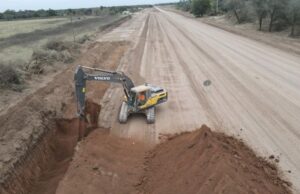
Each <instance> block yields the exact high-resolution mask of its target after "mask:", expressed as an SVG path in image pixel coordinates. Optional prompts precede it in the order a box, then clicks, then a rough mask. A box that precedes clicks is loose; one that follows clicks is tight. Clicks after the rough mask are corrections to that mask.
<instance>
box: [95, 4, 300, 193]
mask: <svg viewBox="0 0 300 194" xmlns="http://www.w3.org/2000/svg"><path fill="white" fill-rule="evenodd" d="M137 26H139V27H137ZM133 29H136V30H133ZM124 34H126V37H128V39H130V40H132V41H133V42H135V45H136V47H135V48H133V49H131V50H130V51H129V52H128V53H127V57H125V60H123V63H122V65H121V66H120V67H119V69H122V70H124V71H128V72H129V73H130V72H132V71H138V72H139V74H140V76H141V77H142V79H140V80H138V79H137V81H136V82H138V83H140V82H141V81H142V80H143V79H144V80H145V81H147V82H148V83H151V84H156V85H160V86H163V87H165V88H166V89H167V90H168V91H169V97H170V98H169V101H168V103H166V104H163V105H161V106H159V107H158V108H157V117H156V118H157V122H156V123H155V124H154V125H147V124H146V122H145V118H144V117H132V118H130V119H129V122H128V123H127V124H126V125H120V124H118V123H117V122H116V118H117V113H118V110H119V103H116V102H119V101H118V99H121V96H122V91H121V90H120V89H119V90H117V89H116V88H114V87H113V88H112V90H109V91H108V92H107V94H106V95H105V98H104V99H103V101H102V105H103V109H102V110H110V111H109V113H108V111H103V112H102V114H100V115H102V116H100V121H101V122H100V123H99V124H100V125H101V124H105V126H111V127H112V128H111V131H112V133H113V134H118V135H120V136H122V137H133V138H136V139H139V140H142V141H144V142H157V140H158V137H159V134H161V133H178V132H182V131H192V130H195V129H197V128H199V127H200V126H201V125H202V124H207V125H208V126H211V127H212V128H213V129H214V130H217V131H222V132H225V133H227V134H233V135H236V136H239V137H241V138H242V139H243V140H244V141H245V142H246V143H247V144H248V145H250V146H251V148H253V149H254V150H255V151H256V152H257V153H258V154H259V155H261V156H264V157H268V156H270V155H274V156H276V157H278V158H280V159H279V166H280V167H281V170H282V171H283V174H284V176H285V177H287V178H288V179H289V180H291V181H292V182H293V185H294V188H295V192H300V190H299V189H300V184H299V183H300V168H299V165H298V163H300V157H299V154H298V153H299V151H300V148H299V147H298V146H295V145H297V144H299V142H300V139H299V137H300V136H299V135H300V133H299V122H298V118H299V117H300V101H299V99H300V93H299V91H300V90H299V88H300V85H299V84H300V80H299V78H300V71H299V61H300V57H299V56H298V55H294V54H291V53H288V52H285V51H283V50H279V49H277V48H273V47H271V46H268V45H266V44H263V43H259V42H257V41H253V40H251V39H248V38H245V37H241V36H238V35H236V34H232V33H230V32H227V31H224V30H221V29H219V28H215V27H212V26H210V25H207V24H204V23H201V22H200V21H197V20H196V19H193V18H187V17H184V16H182V15H179V14H176V13H174V12H169V11H165V10H160V9H156V10H151V11H149V10H148V11H145V12H143V13H142V14H140V15H138V16H136V17H135V18H133V21H132V22H131V23H126V24H124V25H122V26H120V27H119V28H118V29H116V30H114V31H113V33H112V34H110V37H109V38H113V39H116V40H117V39H118V37H125V35H124ZM102 38H104V39H105V37H102ZM141 49H143V52H141ZM141 53H142V54H141ZM139 60H140V64H141V65H140V66H137V65H135V64H137V63H138V61H139ZM206 80H210V81H211V85H210V86H204V82H205V81H206ZM112 99H116V100H112ZM110 102H113V103H110ZM112 112H114V113H113V114H112ZM104 121H105V122H104ZM108 123H110V124H108Z"/></svg>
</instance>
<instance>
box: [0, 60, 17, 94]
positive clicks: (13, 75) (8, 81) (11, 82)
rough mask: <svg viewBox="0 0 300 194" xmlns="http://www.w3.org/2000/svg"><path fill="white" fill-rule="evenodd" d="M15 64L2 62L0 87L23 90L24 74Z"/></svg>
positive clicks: (0, 66) (0, 64)
mask: <svg viewBox="0 0 300 194" xmlns="http://www.w3.org/2000/svg"><path fill="white" fill-rule="evenodd" d="M14 66H18V65H14V64H11V63H9V64H7V63H4V62H0V89H12V90H18V91H19V90H22V87H20V86H21V84H22V75H21V73H20V72H18V70H17V68H16V67H14Z"/></svg>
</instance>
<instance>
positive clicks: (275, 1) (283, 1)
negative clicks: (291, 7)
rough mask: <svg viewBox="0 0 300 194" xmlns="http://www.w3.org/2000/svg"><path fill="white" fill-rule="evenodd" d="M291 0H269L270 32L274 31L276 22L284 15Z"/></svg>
mask: <svg viewBox="0 0 300 194" xmlns="http://www.w3.org/2000/svg"><path fill="white" fill-rule="evenodd" d="M288 3H289V0H268V10H269V14H270V23H269V32H272V30H273V26H274V22H276V21H277V20H279V19H280V18H282V17H284V16H285V14H284V12H285V10H286V8H287V6H288Z"/></svg>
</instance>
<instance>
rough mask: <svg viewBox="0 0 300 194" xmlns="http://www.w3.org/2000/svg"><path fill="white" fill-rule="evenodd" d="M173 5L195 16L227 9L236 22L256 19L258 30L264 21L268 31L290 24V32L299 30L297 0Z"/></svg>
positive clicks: (199, 0) (186, 0) (202, 0)
mask: <svg viewBox="0 0 300 194" xmlns="http://www.w3.org/2000/svg"><path fill="white" fill-rule="evenodd" d="M177 7H178V8H179V9H181V10H184V11H189V12H191V13H192V14H194V15H195V16H197V17H200V16H203V15H205V14H207V15H216V14H220V13H227V14H232V15H233V16H234V17H235V19H236V21H237V23H239V24H241V23H245V22H257V23H258V30H264V29H263V27H264V25H265V26H267V29H266V30H268V31H269V32H272V31H281V30H285V29H287V28H289V27H290V28H291V36H295V35H297V34H299V32H297V29H298V28H299V26H300V0H180V1H179V3H178V4H177ZM298 31H299V30H298Z"/></svg>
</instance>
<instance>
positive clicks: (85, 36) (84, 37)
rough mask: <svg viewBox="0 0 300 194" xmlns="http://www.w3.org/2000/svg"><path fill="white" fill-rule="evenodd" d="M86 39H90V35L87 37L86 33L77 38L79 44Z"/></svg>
mask: <svg viewBox="0 0 300 194" xmlns="http://www.w3.org/2000/svg"><path fill="white" fill-rule="evenodd" d="M88 40H90V37H89V36H88V35H84V36H82V37H80V38H79V39H78V40H77V42H78V43H79V44H83V43H85V42H86V41H88Z"/></svg>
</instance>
